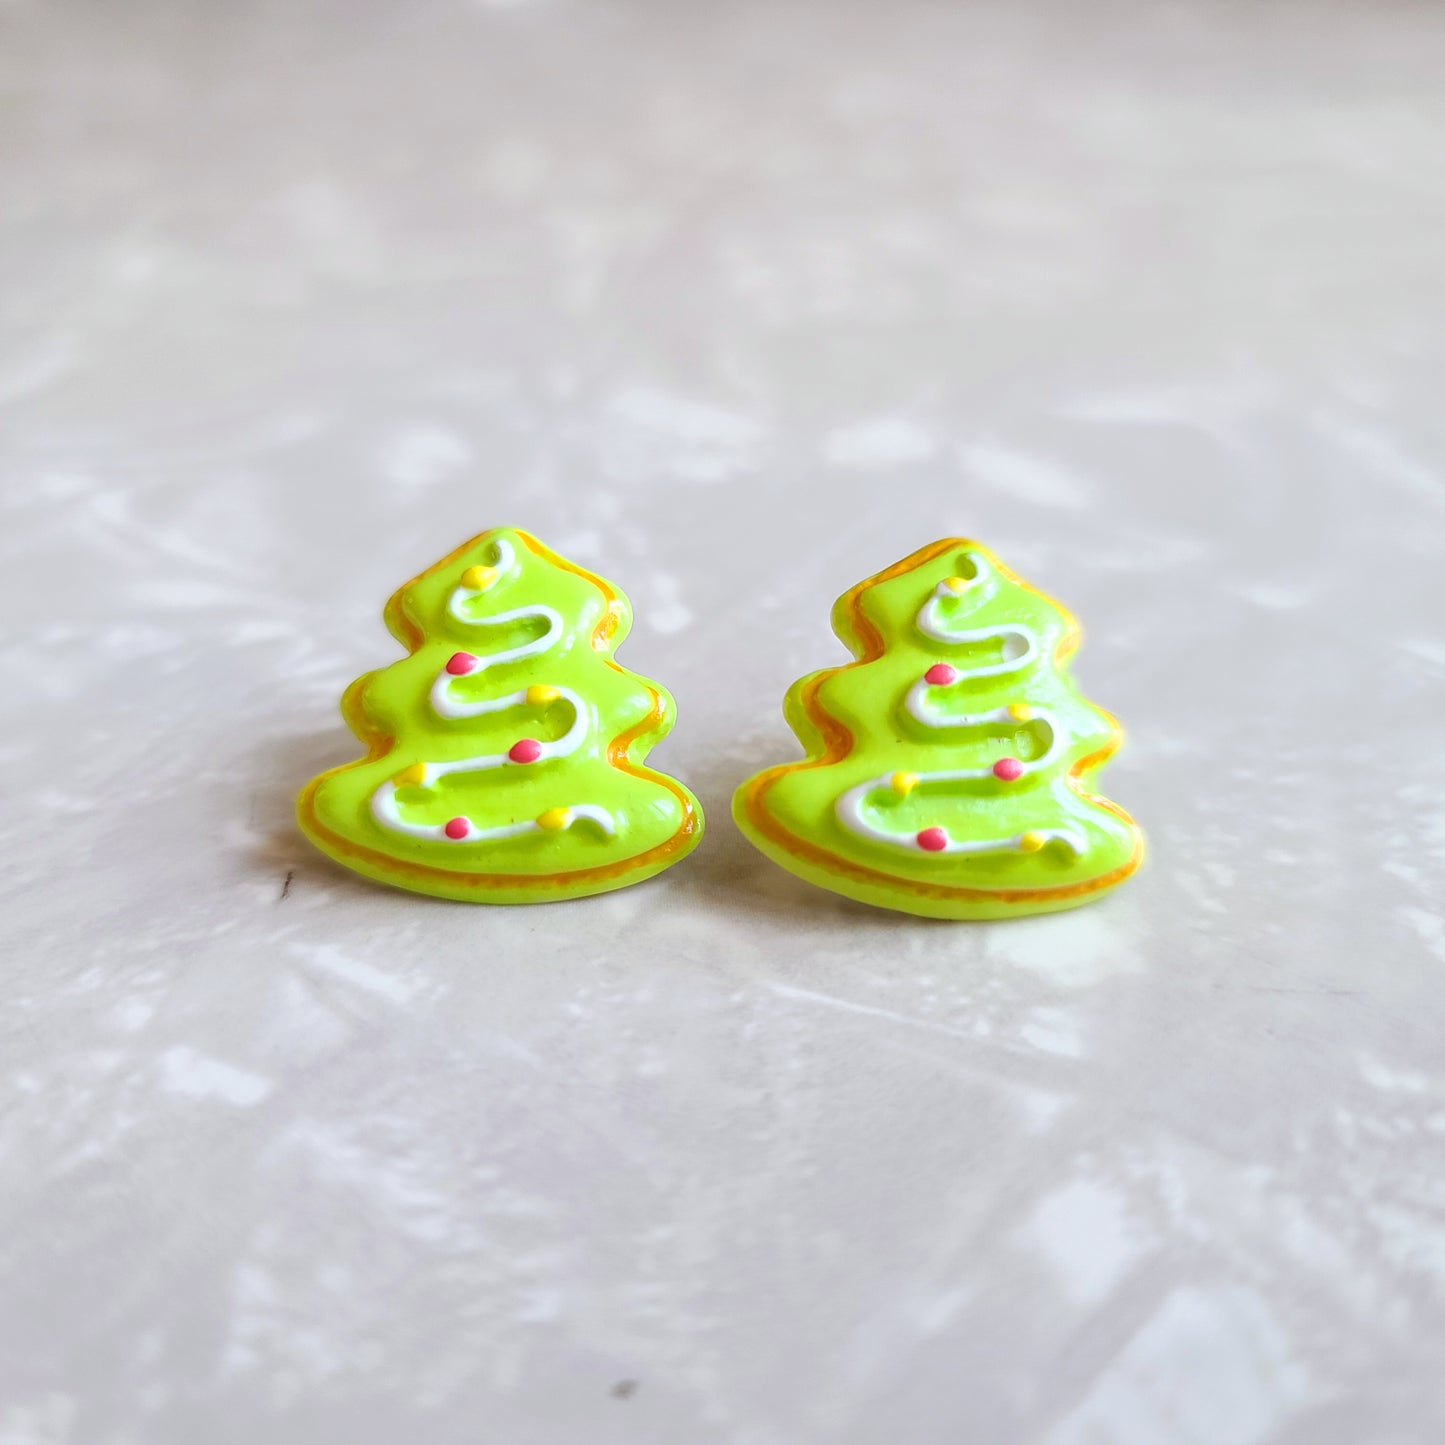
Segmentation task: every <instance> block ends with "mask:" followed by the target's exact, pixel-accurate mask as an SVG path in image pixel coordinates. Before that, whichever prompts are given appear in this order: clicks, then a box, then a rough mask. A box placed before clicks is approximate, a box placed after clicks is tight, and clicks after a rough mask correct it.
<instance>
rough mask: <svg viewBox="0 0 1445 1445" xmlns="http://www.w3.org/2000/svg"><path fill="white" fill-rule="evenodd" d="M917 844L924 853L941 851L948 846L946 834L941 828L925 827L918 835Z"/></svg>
mask: <svg viewBox="0 0 1445 1445" xmlns="http://www.w3.org/2000/svg"><path fill="white" fill-rule="evenodd" d="M918 846H919V847H920V848H922V849H923V851H924V852H925V853H942V852H943V850H944V849H945V848H947V847H948V834H947V833H945V832H944V831H943V829H942V828H925V829H924V830H923V831H922V832H921V833H920V834H919V835H918Z"/></svg>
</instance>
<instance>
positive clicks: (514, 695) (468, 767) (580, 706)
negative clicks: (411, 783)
mask: <svg viewBox="0 0 1445 1445" xmlns="http://www.w3.org/2000/svg"><path fill="white" fill-rule="evenodd" d="M442 675H443V676H446V674H445V673H443V674H442ZM527 691H528V690H527V689H526V688H525V687H524V688H523V689H522V690H521V691H520V692H511V693H508V694H507V696H506V697H502V698H498V699H497V700H496V701H495V702H489V703H483V704H479V705H478V706H477V707H476V709H475V711H476V712H479V713H480V712H504V711H505V710H506V709H507V708H509V707H521V706H523V705H524V704H525V703H526V701H527ZM556 693H557V698H558V699H561V700H563V701H565V702H568V703H570V704H571V706H572V726H571V727H570V728H568V729H567V731H566V732H565V733H564V734H563V735H562V736H561V737H560V738H557V739H556V740H555V741H553V742H550V743H538V744H537V747H538V749H539V751H538V753H537V754H536V756H535V757H533V758H532V759H531V760H530V762H527V763H520V762H518V761H516V759H514V758H513V757H512V756H511V755H510V754H509V753H487V754H483V755H481V756H479V757H475V758H456V759H454V760H453V761H452V762H449V763H423V764H422V766H423V767H424V768H425V769H426V781H427V782H428V783H430V782H431V781H432V779H433V778H444V777H446V776H447V774H448V773H483V772H486V771H487V770H488V769H490V768H522V767H530V766H532V764H535V763H540V762H542V761H543V760H544V759H545V758H565V757H566V756H567V755H568V754H569V753H575V752H576V751H577V749H578V748H580V747H581V746H582V743H583V741H584V740H585V739H586V737H587V712H586V707H587V705H586V703H584V702H583V701H582V699H581V698H580V697H579V696H578V695H577V694H576V693H575V692H573V691H572V689H571V688H570V687H559V688H557V689H556ZM456 715H457V716H460V714H456ZM468 715H470V714H468Z"/></svg>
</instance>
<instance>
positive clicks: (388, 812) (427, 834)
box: [371, 781, 616, 843]
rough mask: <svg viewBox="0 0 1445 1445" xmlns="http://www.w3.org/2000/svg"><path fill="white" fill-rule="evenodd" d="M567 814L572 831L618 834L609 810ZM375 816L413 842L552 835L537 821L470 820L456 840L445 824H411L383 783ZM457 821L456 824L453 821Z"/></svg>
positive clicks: (587, 808)
mask: <svg viewBox="0 0 1445 1445" xmlns="http://www.w3.org/2000/svg"><path fill="white" fill-rule="evenodd" d="M563 811H564V812H565V813H566V814H567V822H566V824H565V825H564V826H567V827H570V826H571V825H572V824H573V823H577V822H584V821H585V822H588V823H595V824H596V825H597V827H598V828H600V829H601V830H602V832H603V834H604V835H605V836H607V837H608V838H610V837H612V836H613V834H614V833H615V832H616V829H615V828H614V826H613V823H612V814H611V813H609V812H608V811H607V809H606V808H599V807H596V806H594V805H593V804H591V803H577V804H575V805H574V806H572V807H570V808H566V809H564V810H563ZM371 815H372V817H374V818H375V819H376V821H377V822H378V823H380V824H381V825H382V827H384V828H390V829H391V830H392V831H393V832H396V833H407V834H410V835H411V837H413V838H434V839H436V840H437V841H438V842H440V843H490V842H493V841H494V840H496V839H499V838H518V837H520V836H521V835H522V834H523V833H546V832H550V831H552V830H550V829H547V828H544V827H543V826H542V825H541V824H540V823H538V822H535V821H532V822H526V823H502V824H500V825H499V826H497V827H494V828H478V827H477V825H476V824H475V823H473V822H472V820H471V819H470V818H464V819H462V821H463V822H465V823H466V825H467V832H466V833H464V834H463V835H462V836H461V837H460V838H453V837H452V836H451V834H449V833H448V832H447V824H445V823H408V822H407V821H406V820H405V819H404V818H403V817H402V816H401V813H400V811H399V810H398V809H397V806H396V784H395V783H393V782H390V781H388V782H385V783H383V784H382V785H381V786H380V787H379V788H378V789H377V790H376V791H375V792H374V793H373V794H372V795H371ZM453 821H454V822H455V821H456V820H455V819H453Z"/></svg>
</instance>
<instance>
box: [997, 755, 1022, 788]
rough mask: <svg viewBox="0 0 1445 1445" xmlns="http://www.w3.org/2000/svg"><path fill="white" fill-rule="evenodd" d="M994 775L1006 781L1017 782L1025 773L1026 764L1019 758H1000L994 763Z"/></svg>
mask: <svg viewBox="0 0 1445 1445" xmlns="http://www.w3.org/2000/svg"><path fill="white" fill-rule="evenodd" d="M993 775H994V777H996V778H1002V779H1003V781H1004V782H1006V783H1012V782H1016V781H1017V780H1018V779H1019V778H1021V777H1023V775H1024V765H1023V764H1022V763H1021V762H1019V760H1018V759H1017V758H1000V759H999V760H998V762H996V763H995V764H994V765H993Z"/></svg>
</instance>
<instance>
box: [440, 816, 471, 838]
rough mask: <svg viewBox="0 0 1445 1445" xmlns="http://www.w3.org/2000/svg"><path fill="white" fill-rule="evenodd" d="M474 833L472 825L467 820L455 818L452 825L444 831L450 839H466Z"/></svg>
mask: <svg viewBox="0 0 1445 1445" xmlns="http://www.w3.org/2000/svg"><path fill="white" fill-rule="evenodd" d="M471 831H472V825H471V824H470V823H469V822H467V820H466V819H465V818H453V819H452V820H451V822H450V823H448V824H447V825H446V827H445V828H443V829H442V832H443V833H445V834H446V835H447V837H448V838H452V839H456V838H465V837H466V836H467V834H468V833H470V832H471Z"/></svg>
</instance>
